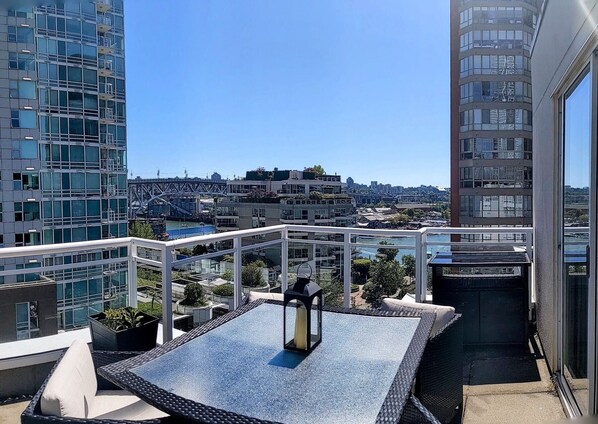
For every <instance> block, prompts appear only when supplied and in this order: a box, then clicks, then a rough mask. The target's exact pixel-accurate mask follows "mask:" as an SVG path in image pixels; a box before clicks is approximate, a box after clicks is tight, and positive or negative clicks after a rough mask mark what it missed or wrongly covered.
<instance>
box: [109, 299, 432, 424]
mask: <svg viewBox="0 0 598 424" xmlns="http://www.w3.org/2000/svg"><path fill="white" fill-rule="evenodd" d="M433 320H434V316H433V314H429V313H407V314H401V315H398V314H396V313H393V312H381V311H373V310H356V309H340V308H339V309H336V308H325V310H324V313H323V314H322V343H321V344H320V345H319V346H317V347H316V348H315V350H314V351H313V352H312V353H311V354H309V355H305V354H300V353H295V352H291V351H287V350H284V349H283V328H282V325H283V324H282V323H283V307H282V304H281V303H280V302H276V301H264V300H258V301H256V302H252V303H249V304H248V305H245V306H243V307H241V308H239V309H237V310H236V311H233V312H231V313H229V314H226V315H224V316H222V317H220V318H218V319H216V320H214V321H211V322H209V323H207V324H204V325H203V326H201V327H198V328H196V329H194V330H192V331H190V332H189V333H186V334H185V335H183V336H181V337H178V338H176V339H174V340H172V341H170V342H168V343H165V344H164V345H162V346H160V347H157V348H155V349H153V350H151V351H149V352H146V353H144V354H141V355H139V356H136V357H133V358H130V359H127V360H125V361H121V362H118V363H115V364H111V365H108V366H105V367H103V368H100V369H99V374H100V375H102V376H104V377H105V378H107V379H108V380H110V381H112V382H113V383H115V384H117V385H119V386H121V387H122V388H124V389H126V390H129V391H131V392H133V393H135V394H136V395H137V396H139V397H140V398H142V399H143V400H145V401H146V402H148V403H150V404H152V405H154V406H155V407H157V408H159V409H161V410H163V411H165V412H167V413H169V414H170V415H172V416H174V417H181V418H185V419H187V420H191V421H195V422H205V423H223V422H235V423H259V422H283V423H339V422H342V423H347V424H350V423H373V422H395V423H398V422H409V419H408V418H406V416H407V415H409V414H413V411H414V410H415V411H416V412H417V413H418V414H419V415H422V414H423V415H424V416H425V417H427V418H426V420H427V421H429V422H435V419H434V417H433V416H431V414H429V412H428V411H427V410H425V408H424V407H423V406H422V405H421V404H420V403H419V402H418V401H417V399H416V398H415V397H414V396H413V394H412V390H411V389H412V387H413V382H414V379H415V376H416V372H417V368H418V366H419V362H420V359H421V356H422V353H423V351H424V348H425V345H426V343H427V340H428V336H429V333H430V329H431V327H432V323H433ZM407 412H409V414H407Z"/></svg>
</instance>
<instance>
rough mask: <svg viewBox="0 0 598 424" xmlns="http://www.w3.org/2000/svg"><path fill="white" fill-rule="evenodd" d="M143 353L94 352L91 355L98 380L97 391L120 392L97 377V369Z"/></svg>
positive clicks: (106, 381) (113, 385) (109, 383)
mask: <svg viewBox="0 0 598 424" xmlns="http://www.w3.org/2000/svg"><path fill="white" fill-rule="evenodd" d="M141 353H143V352H114V351H101V350H100V351H94V352H92V353H91V357H92V359H93V365H94V367H95V369H96V378H97V380H98V390H121V388H120V387H118V386H116V385H115V384H113V383H111V382H110V381H108V380H106V379H105V378H104V377H102V376H100V375H98V368H100V367H103V366H105V365H110V364H112V363H114V362H119V361H123V360H125V359H129V358H132V357H134V356H137V355H139V354H141Z"/></svg>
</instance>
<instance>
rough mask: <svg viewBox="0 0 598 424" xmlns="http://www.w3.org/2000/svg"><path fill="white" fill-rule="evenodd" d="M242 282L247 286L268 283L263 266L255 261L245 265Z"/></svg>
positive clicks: (258, 285) (260, 285) (259, 285)
mask: <svg viewBox="0 0 598 424" xmlns="http://www.w3.org/2000/svg"><path fill="white" fill-rule="evenodd" d="M241 282H242V284H243V285H244V286H246V287H263V286H265V285H266V282H265V281H264V275H263V274H262V268H261V267H260V266H258V265H256V263H255V262H253V263H251V264H249V265H247V266H244V267H243V269H242V271H241Z"/></svg>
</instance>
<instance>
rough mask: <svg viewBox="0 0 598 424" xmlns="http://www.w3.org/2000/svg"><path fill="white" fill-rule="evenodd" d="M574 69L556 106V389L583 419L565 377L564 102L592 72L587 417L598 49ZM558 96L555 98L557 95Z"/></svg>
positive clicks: (593, 404) (594, 377)
mask: <svg viewBox="0 0 598 424" xmlns="http://www.w3.org/2000/svg"><path fill="white" fill-rule="evenodd" d="M588 56H589V57H588ZM575 64H577V65H578V66H575V69H569V70H568V72H567V73H566V75H568V77H566V78H565V79H564V80H563V81H561V84H560V87H561V89H560V90H558V91H556V92H555V94H556V95H558V97H557V102H556V103H557V104H556V105H555V106H557V108H555V109H558V110H555V112H558V138H557V140H558V143H557V149H558V154H557V158H558V159H557V160H558V163H557V164H556V165H557V166H556V170H558V179H557V180H558V185H557V187H556V188H557V193H558V197H557V202H558V204H557V205H556V207H557V213H556V226H557V234H558V239H557V240H558V241H557V243H558V245H557V275H558V279H557V284H556V288H557V289H556V290H555V291H554V293H555V295H556V296H557V299H556V302H555V303H554V304H555V318H556V321H557V325H556V327H557V328H556V330H557V344H556V347H557V352H556V353H557V355H556V357H557V370H556V371H557V372H556V377H557V381H556V382H557V386H558V387H557V389H558V391H559V395H560V396H561V400H562V401H563V404H564V406H565V408H566V409H567V412H568V413H569V415H571V416H572V417H577V416H581V415H582V413H581V410H580V408H579V406H578V405H577V401H576V400H575V397H574V395H573V391H572V390H571V389H570V387H569V383H568V382H567V380H566V378H565V377H564V374H563V370H564V366H565V364H564V358H563V357H564V354H563V352H564V337H565V334H564V331H565V330H564V327H565V325H566V323H565V316H564V313H565V304H564V303H565V285H564V284H563V276H564V267H563V262H564V246H563V235H564V231H563V222H564V221H563V215H564V213H563V212H564V211H563V208H564V181H565V178H564V158H565V157H564V156H565V154H564V153H565V150H564V148H565V139H564V135H565V125H564V123H565V122H564V119H565V113H566V110H565V100H566V98H567V95H568V94H570V93H571V92H572V90H574V89H575V87H576V85H577V84H578V83H579V82H581V80H582V79H583V78H584V77H585V76H586V74H587V73H588V72H589V73H590V98H591V103H590V105H589V106H590V108H591V116H590V126H591V128H590V158H591V159H590V187H589V212H588V215H589V236H590V237H589V259H590V260H589V281H588V347H587V358H588V364H587V367H588V370H587V376H588V397H589V399H588V414H598V399H597V395H598V391H597V387H596V382H597V381H598V373H597V371H598V370H597V366H596V365H597V364H596V360H597V358H596V356H597V354H598V351H597V349H596V348H597V345H596V340H597V338H598V333H597V330H598V325H597V317H596V311H597V309H596V305H597V301H598V299H597V290H596V275H597V274H596V262H597V261H596V252H597V250H596V240H597V227H596V224H597V219H596V212H597V204H596V200H597V197H598V196H597V192H596V190H598V181H597V169H598V164H597V162H598V50H595V51H592V52H591V53H590V54H589V55H586V56H585V58H582V60H575V61H574V62H573V65H575ZM555 97H556V96H555Z"/></svg>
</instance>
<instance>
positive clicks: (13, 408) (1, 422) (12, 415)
mask: <svg viewBox="0 0 598 424" xmlns="http://www.w3.org/2000/svg"><path fill="white" fill-rule="evenodd" d="M27 405H29V401H28V400H27V401H23V402H15V403H8V404H4V405H3V404H0V424H20V423H21V413H22V412H23V411H24V410H25V408H27Z"/></svg>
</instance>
